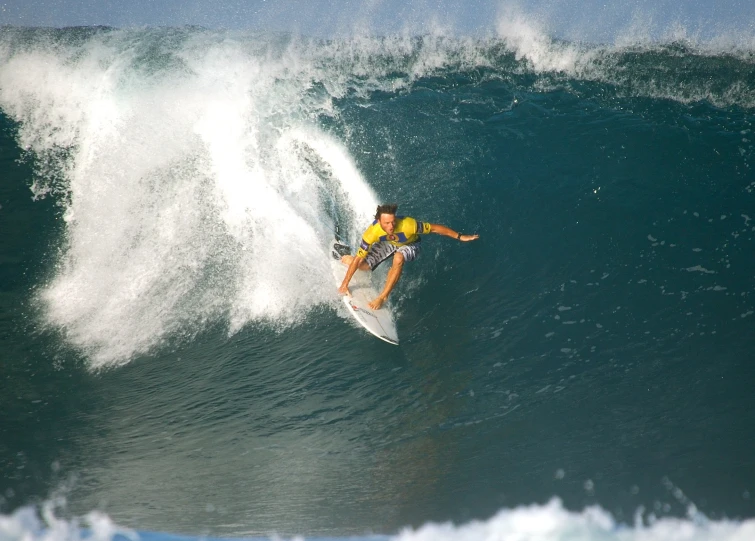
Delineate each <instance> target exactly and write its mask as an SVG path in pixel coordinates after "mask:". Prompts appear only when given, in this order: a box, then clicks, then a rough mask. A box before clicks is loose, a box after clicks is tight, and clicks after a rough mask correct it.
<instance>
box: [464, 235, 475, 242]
mask: <svg viewBox="0 0 755 541" xmlns="http://www.w3.org/2000/svg"><path fill="white" fill-rule="evenodd" d="M479 238H480V235H460V236H459V240H460V241H461V242H469V241H470V240H477V239H479Z"/></svg>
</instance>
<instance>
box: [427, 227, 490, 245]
mask: <svg viewBox="0 0 755 541" xmlns="http://www.w3.org/2000/svg"><path fill="white" fill-rule="evenodd" d="M430 233H437V234H438V235H443V236H445V237H451V238H453V239H456V240H459V241H461V242H469V241H470V240H477V239H479V238H480V235H462V234H461V233H457V232H456V231H454V230H453V229H451V228H450V227H446V226H445V225H440V224H430Z"/></svg>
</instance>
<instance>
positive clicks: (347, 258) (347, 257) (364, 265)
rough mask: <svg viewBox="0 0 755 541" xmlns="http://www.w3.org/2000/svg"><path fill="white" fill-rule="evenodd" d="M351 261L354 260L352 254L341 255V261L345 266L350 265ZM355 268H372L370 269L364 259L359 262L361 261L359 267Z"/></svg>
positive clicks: (365, 269)
mask: <svg viewBox="0 0 755 541" xmlns="http://www.w3.org/2000/svg"><path fill="white" fill-rule="evenodd" d="M352 261H354V256H353V255H345V256H343V257H342V258H341V263H343V264H344V265H346V266H349V265H351V262H352ZM357 268H358V269H359V270H363V271H368V270H372V269H370V266H369V265H368V264H367V262H366V261H362V262H361V263H360V264H359V267H357Z"/></svg>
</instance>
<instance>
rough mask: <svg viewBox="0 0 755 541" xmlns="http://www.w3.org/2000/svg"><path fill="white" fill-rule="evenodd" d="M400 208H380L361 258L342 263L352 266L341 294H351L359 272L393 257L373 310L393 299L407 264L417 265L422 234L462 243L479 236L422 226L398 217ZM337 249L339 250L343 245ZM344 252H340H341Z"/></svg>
mask: <svg viewBox="0 0 755 541" xmlns="http://www.w3.org/2000/svg"><path fill="white" fill-rule="evenodd" d="M397 209H398V205H379V206H378V208H377V212H376V213H375V221H374V222H372V225H370V226H369V227H368V228H367V229H366V230H365V232H364V234H363V235H362V242H361V243H360V244H359V250H358V251H357V255H355V256H352V255H348V254H347V255H343V256H342V257H341V262H343V263H344V264H345V265H348V266H349V269H348V270H347V271H346V276H344V278H343V283H342V284H341V287H339V288H338V292H339V293H340V294H341V295H347V294H348V293H349V289H348V286H349V281H350V280H351V277H352V276H354V273H355V272H356V271H357V269H359V270H364V271H373V270H375V268H377V266H378V265H380V263H382V262H383V261H385V260H386V259H388V258H389V257H393V265H392V266H391V269H390V270H389V271H388V278H387V279H386V281H385V287H384V288H383V292H382V293H380V295H378V296H377V298H375V299H373V300H372V301H371V302H370V303H369V307H370V308H372V309H373V310H378V309H379V308H380V307H381V306H382V305H383V303H385V301H386V299H388V295H390V293H391V291H392V290H393V288H394V287H395V286H396V284H397V283H398V279H399V278H400V277H401V270H402V268H403V266H404V261H413V260H414V259H416V258H417V256H418V255H419V252H420V234H427V233H437V234H438V235H445V236H446V237H452V238H454V239H456V240H459V241H461V242H469V241H471V240H475V239H477V238H479V235H462V234H461V233H457V232H456V231H454V230H453V229H450V228H448V227H446V226H445V225H440V224H431V223H428V222H420V221H419V220H415V219H414V218H410V217H409V216H396V210H397ZM335 248H336V249H337V250H338V249H339V248H340V246H339V245H336V246H335ZM339 251H340V250H339Z"/></svg>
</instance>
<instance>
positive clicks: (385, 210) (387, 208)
mask: <svg viewBox="0 0 755 541" xmlns="http://www.w3.org/2000/svg"><path fill="white" fill-rule="evenodd" d="M396 210H398V205H397V204H395V203H386V204H385V205H378V208H377V212H376V213H375V219H376V220H378V221H380V215H381V214H393V215H394V216H395V215H396Z"/></svg>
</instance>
